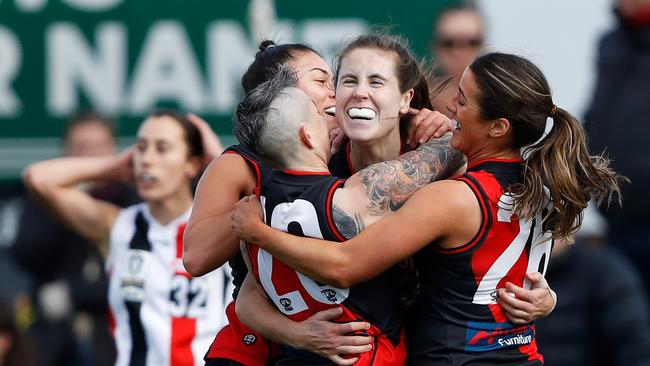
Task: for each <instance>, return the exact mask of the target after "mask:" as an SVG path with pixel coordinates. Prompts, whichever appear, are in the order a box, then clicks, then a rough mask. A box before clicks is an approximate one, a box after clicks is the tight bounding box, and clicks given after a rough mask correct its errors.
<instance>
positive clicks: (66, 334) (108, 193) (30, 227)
mask: <svg viewBox="0 0 650 366" xmlns="http://www.w3.org/2000/svg"><path fill="white" fill-rule="evenodd" d="M63 148H64V154H65V155H66V156H100V155H109V154H112V153H114V152H115V149H116V142H115V138H114V135H113V124H112V122H111V121H109V120H107V119H105V118H104V117H102V116H100V115H98V114H95V113H82V114H79V115H77V116H75V117H74V118H72V119H71V121H70V122H69V124H68V126H67V129H66V133H65V135H64V146H63ZM85 189H87V190H88V191H89V192H91V194H92V195H93V196H94V197H97V198H100V199H103V200H107V201H111V202H114V203H117V204H119V205H122V206H127V205H129V204H132V203H134V202H136V201H137V196H136V194H135V192H134V190H133V189H132V188H129V187H127V186H125V185H123V184H121V183H114V182H96V183H93V184H92V185H88V186H87V187H85ZM16 199H17V200H18V201H16V202H17V203H16V204H18V205H19V206H20V214H19V216H18V217H19V220H18V226H17V227H16V228H15V237H14V241H13V245H12V246H11V247H10V248H9V250H10V252H11V254H12V256H13V258H14V260H15V262H16V263H17V264H18V265H19V266H20V267H21V268H22V270H23V271H25V272H26V273H27V274H28V275H29V276H30V278H31V280H32V282H33V288H32V291H31V294H30V295H31V298H32V301H31V302H32V303H33V305H34V315H33V318H34V319H32V320H33V324H31V325H30V327H29V329H28V335H29V336H31V337H32V339H33V343H34V346H35V347H36V348H37V349H38V352H37V353H36V354H37V356H38V357H39V359H38V364H39V365H74V364H77V365H89V364H92V365H111V364H112V363H113V360H114V356H115V355H114V353H115V351H114V345H113V340H112V337H111V335H110V333H109V331H108V319H107V314H108V305H107V292H108V290H107V285H108V281H107V278H106V274H105V273H104V267H103V263H104V259H103V256H102V254H101V253H100V252H99V250H98V247H97V246H95V245H90V244H89V243H88V242H87V241H86V240H84V239H83V238H81V237H80V236H78V235H77V234H75V233H73V232H72V231H70V230H68V229H67V228H66V227H65V226H63V225H62V224H60V223H58V222H57V221H55V220H54V219H53V218H51V217H50V215H49V214H48V213H47V212H46V211H45V210H44V209H43V208H41V206H40V205H39V204H38V203H37V202H36V201H35V200H34V199H33V198H32V197H31V196H30V195H29V194H28V193H26V192H24V191H23V192H22V193H21V195H19V196H18V197H17V198H16Z"/></svg>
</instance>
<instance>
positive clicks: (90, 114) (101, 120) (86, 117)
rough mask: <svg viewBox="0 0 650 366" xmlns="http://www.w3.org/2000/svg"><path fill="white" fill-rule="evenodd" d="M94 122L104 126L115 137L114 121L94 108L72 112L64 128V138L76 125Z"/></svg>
mask: <svg viewBox="0 0 650 366" xmlns="http://www.w3.org/2000/svg"><path fill="white" fill-rule="evenodd" d="M91 123H96V124H98V125H100V126H102V127H104V128H105V129H106V130H107V131H108V133H110V135H111V136H112V137H113V138H115V131H116V129H117V128H116V126H115V122H114V121H113V120H112V119H110V118H108V117H107V116H105V115H103V114H101V113H99V112H97V111H94V110H91V109H89V110H80V111H78V112H76V113H75V114H73V115H72V116H71V117H70V118H69V119H68V122H67V123H66V125H65V130H64V132H63V137H64V139H67V138H68V136H69V135H70V132H72V130H74V129H75V128H77V127H78V126H81V125H85V124H91Z"/></svg>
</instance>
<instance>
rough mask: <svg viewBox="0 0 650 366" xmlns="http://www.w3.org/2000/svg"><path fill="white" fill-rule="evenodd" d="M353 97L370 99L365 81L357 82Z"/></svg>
mask: <svg viewBox="0 0 650 366" xmlns="http://www.w3.org/2000/svg"><path fill="white" fill-rule="evenodd" d="M352 97H353V98H355V99H368V88H367V87H366V85H365V84H363V83H359V84H357V86H356V87H355V88H354V92H353V93H352Z"/></svg>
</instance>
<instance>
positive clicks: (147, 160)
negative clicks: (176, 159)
mask: <svg viewBox="0 0 650 366" xmlns="http://www.w3.org/2000/svg"><path fill="white" fill-rule="evenodd" d="M155 155H156V153H155V151H154V148H153V147H151V146H147V147H146V148H145V149H143V150H141V151H140V163H141V164H142V165H143V166H150V165H152V164H153V161H154V159H155Z"/></svg>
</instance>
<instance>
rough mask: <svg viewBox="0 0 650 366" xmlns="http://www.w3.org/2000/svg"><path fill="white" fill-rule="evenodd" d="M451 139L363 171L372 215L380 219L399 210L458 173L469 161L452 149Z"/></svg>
mask: <svg viewBox="0 0 650 366" xmlns="http://www.w3.org/2000/svg"><path fill="white" fill-rule="evenodd" d="M450 140H451V137H444V138H440V139H435V140H432V141H429V142H427V143H424V144H422V145H420V146H419V147H418V148H417V149H416V150H414V151H410V152H408V153H406V154H404V155H402V156H401V157H400V158H399V159H398V160H394V161H388V162H383V163H378V164H373V165H371V166H369V167H368V168H366V169H364V170H362V171H361V172H359V174H361V182H362V183H363V185H364V186H365V188H366V193H367V195H368V207H367V208H368V211H369V212H370V214H371V215H375V216H379V215H383V214H385V213H386V212H389V211H395V210H397V209H399V208H400V207H401V206H402V205H403V204H404V202H406V200H407V199H408V198H409V197H411V195H413V193H415V191H417V190H418V189H419V188H421V187H423V186H424V185H426V184H427V183H430V182H432V181H434V180H440V179H444V178H447V177H449V176H450V175H451V174H452V173H453V172H455V171H456V170H458V168H460V167H461V166H462V165H463V164H464V162H465V158H464V156H463V155H462V154H461V153H460V152H458V151H457V150H455V149H453V148H452V147H451V146H450V144H449V141H450Z"/></svg>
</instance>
